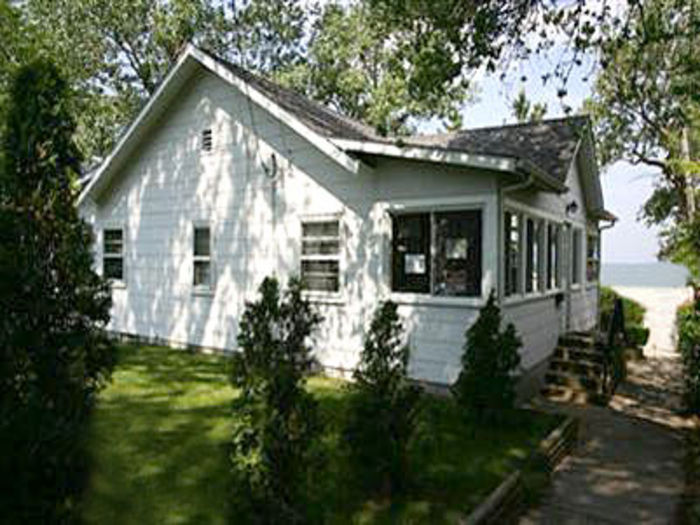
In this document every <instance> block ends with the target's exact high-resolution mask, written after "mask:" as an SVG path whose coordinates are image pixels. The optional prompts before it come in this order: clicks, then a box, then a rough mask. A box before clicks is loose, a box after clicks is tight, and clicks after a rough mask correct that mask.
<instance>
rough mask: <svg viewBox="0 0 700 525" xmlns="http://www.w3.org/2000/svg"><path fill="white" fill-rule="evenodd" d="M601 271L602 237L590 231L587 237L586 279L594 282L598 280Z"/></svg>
mask: <svg viewBox="0 0 700 525" xmlns="http://www.w3.org/2000/svg"><path fill="white" fill-rule="evenodd" d="M599 272H600V239H599V237H598V235H596V234H595V233H589V234H588V236H587V237H586V280H587V281H588V282H594V281H597V280H598V275H599Z"/></svg>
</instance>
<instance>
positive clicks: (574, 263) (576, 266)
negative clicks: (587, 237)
mask: <svg viewBox="0 0 700 525" xmlns="http://www.w3.org/2000/svg"><path fill="white" fill-rule="evenodd" d="M580 282H581V230H580V229H578V228H574V229H573V231H572V234H571V283H572V284H580Z"/></svg>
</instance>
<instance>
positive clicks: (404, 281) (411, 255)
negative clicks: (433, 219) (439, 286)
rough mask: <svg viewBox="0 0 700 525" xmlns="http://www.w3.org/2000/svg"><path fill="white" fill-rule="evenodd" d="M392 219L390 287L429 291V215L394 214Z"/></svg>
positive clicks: (419, 291) (417, 291)
mask: <svg viewBox="0 0 700 525" xmlns="http://www.w3.org/2000/svg"><path fill="white" fill-rule="evenodd" d="M392 222H393V224H392V230H393V237H392V238H393V250H392V251H393V254H392V259H393V264H392V289H393V290H394V291H395V292H416V293H430V215H429V214H428V213H415V214H407V215H397V216H395V217H394V218H393V221H392Z"/></svg>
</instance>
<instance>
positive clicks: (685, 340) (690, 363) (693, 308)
mask: <svg viewBox="0 0 700 525" xmlns="http://www.w3.org/2000/svg"><path fill="white" fill-rule="evenodd" d="M676 328H677V329H678V351H679V352H680V354H681V358H682V359H683V380H684V384H685V385H684V386H685V389H684V398H685V404H686V407H687V408H688V409H689V410H690V411H691V412H693V413H694V414H698V413H700V301H696V303H695V304H693V303H687V304H685V305H682V306H681V307H680V308H679V309H678V311H677V313H676Z"/></svg>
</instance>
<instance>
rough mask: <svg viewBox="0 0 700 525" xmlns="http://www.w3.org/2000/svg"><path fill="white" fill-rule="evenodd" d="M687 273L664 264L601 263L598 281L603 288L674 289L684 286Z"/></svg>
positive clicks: (674, 266)
mask: <svg viewBox="0 0 700 525" xmlns="http://www.w3.org/2000/svg"><path fill="white" fill-rule="evenodd" d="M687 279H688V271H687V270H686V269H685V268H684V267H683V266H678V265H677V264H671V263H666V262H656V263H643V264H637V263H607V264H606V263H603V264H602V266H601V269H600V280H601V282H602V284H604V285H605V286H635V287H637V286H642V287H652V288H676V287H684V286H686V282H687Z"/></svg>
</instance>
